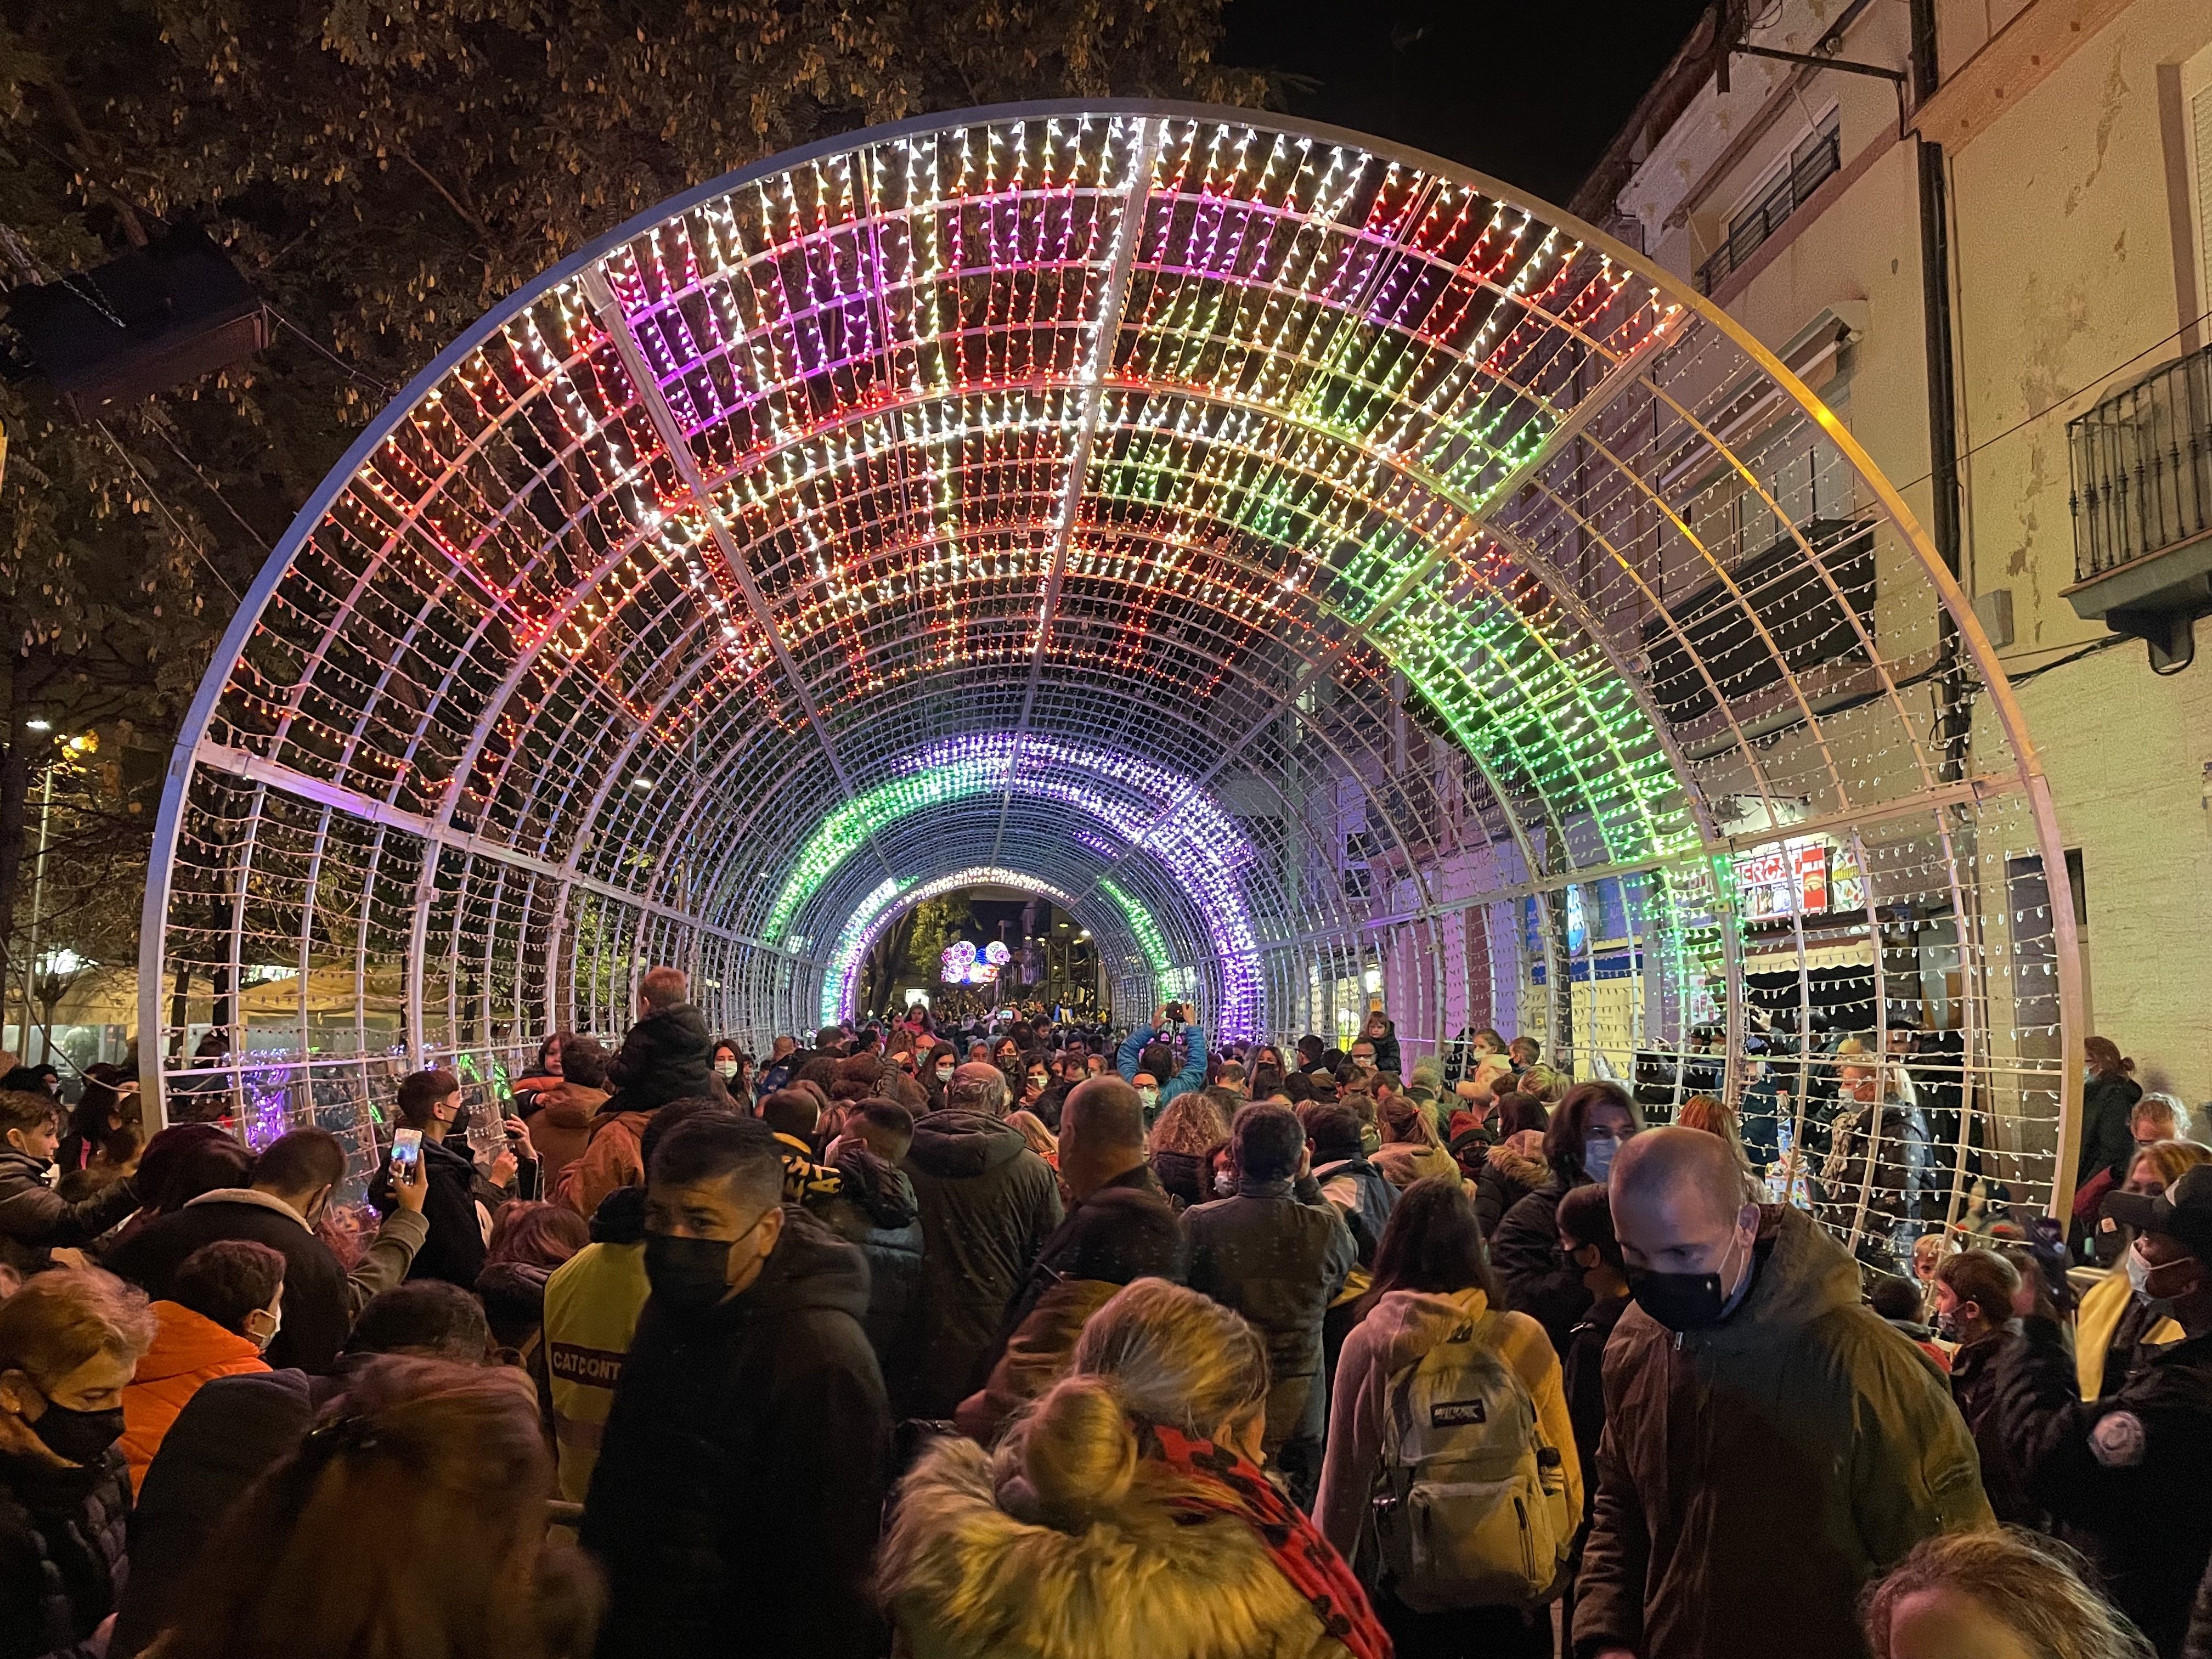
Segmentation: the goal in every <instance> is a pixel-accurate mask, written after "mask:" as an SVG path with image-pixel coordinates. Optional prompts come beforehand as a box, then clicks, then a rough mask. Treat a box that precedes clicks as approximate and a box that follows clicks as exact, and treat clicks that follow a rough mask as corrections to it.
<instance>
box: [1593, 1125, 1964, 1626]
mask: <svg viewBox="0 0 2212 1659" xmlns="http://www.w3.org/2000/svg"><path fill="white" fill-rule="evenodd" d="M1607 1197H1608V1199H1609V1200H1610V1207H1611V1211H1612V1215H1613V1231H1614V1234H1615V1236H1616V1237H1617V1238H1618V1239H1619V1241H1620V1249H1621V1256H1622V1260H1623V1261H1624V1262H1625V1264H1626V1278H1627V1280H1628V1288H1629V1293H1630V1295H1631V1297H1632V1299H1633V1302H1634V1305H1633V1306H1632V1307H1631V1308H1629V1309H1628V1310H1626V1312H1624V1313H1623V1314H1622V1315H1621V1316H1620V1324H1619V1325H1618V1326H1617V1327H1616V1328H1615V1329H1614V1331H1613V1340H1611V1341H1610V1342H1609V1343H1607V1346H1606V1352H1605V1411H1606V1432H1605V1439H1604V1442H1603V1443H1602V1444H1601V1446H1600V1448H1599V1450H1598V1494H1597V1502H1596V1504H1595V1510H1594V1512H1593V1516H1592V1519H1591V1523H1590V1532H1589V1541H1588V1544H1587V1546H1586V1547H1585V1548H1584V1550H1583V1563H1582V1571H1581V1573H1580V1576H1579V1577H1578V1578H1577V1581H1576V1586H1575V1595H1576V1603H1575V1613H1574V1629H1573V1636H1574V1653H1575V1656H1576V1659H1771V1656H1772V1655H1773V1654H1774V1653H1776V1652H1777V1651H1778V1638H1779V1637H1780V1633H1782V1632H1787V1638H1786V1642H1782V1643H1780V1645H1782V1646H1786V1647H1787V1650H1788V1651H1789V1652H1790V1655H1791V1656H1792V1659H1863V1655H1864V1652H1865V1650H1864V1648H1863V1646H1862V1645H1861V1639H1860V1636H1859V1632H1858V1629H1857V1623H1856V1617H1855V1604H1856V1602H1857V1597H1858V1594H1859V1591H1860V1589H1861V1588H1862V1586H1863V1585H1864V1584H1865V1583H1867V1582H1868V1581H1869V1579H1871V1578H1873V1577H1875V1576H1876V1575H1877V1574H1879V1573H1881V1571H1884V1570H1886V1569H1887V1568H1888V1567H1890V1566H1891V1565H1894V1564H1895V1563H1896V1562H1897V1561H1899V1559H1902V1558H1903V1557H1904V1556H1905V1554H1906V1553H1908V1552H1909V1551H1910V1550H1911V1548H1912V1547H1913V1546H1914V1545H1916V1544H1917V1543H1918V1542H1920V1541H1921V1540H1923V1538H1927V1537H1929V1536H1931V1535H1933V1534H1937V1533H1943V1532H1954V1531H1961V1530H1966V1529H1968V1528H1976V1527H1987V1526H1989V1525H1990V1524H1991V1517H1990V1506H1989V1503H1988V1500H1987V1499H1986V1498H1984V1496H1983V1495H1982V1486H1981V1479H1980V1475H1979V1473H1978V1467H1977V1463H1976V1459H1975V1455H1974V1444H1973V1441H1972V1437H1970V1436H1969V1435H1968V1434H1967V1432H1966V1424H1965V1423H1964V1422H1963V1421H1962V1420H1961V1419H1960V1416H1959V1413H1958V1411H1957V1409H1956V1408H1955V1407H1954V1406H1953V1405H1952V1403H1951V1400H1950V1396H1949V1395H1948V1392H1947V1391H1946V1389H1945V1388H1944V1386H1943V1382H1942V1378H1941V1377H1940V1376H1937V1375H1936V1372H1935V1371H1934V1370H1932V1369H1931V1368H1929V1366H1928V1365H1927V1364H1924V1363H1923V1360H1922V1359H1921V1358H1920V1356H1919V1355H1918V1354H1917V1353H1916V1352H1913V1349H1912V1346H1911V1344H1910V1343H1909V1342H1907V1341H1906V1340H1905V1339H1904V1338H1903V1337H1901V1336H1899V1334H1897V1333H1896V1332H1895V1331H1893V1330H1892V1329H1891V1328H1889V1327H1888V1326H1887V1324H1885V1323H1884V1322H1883V1321H1882V1320H1881V1317H1880V1316H1878V1315H1876V1314H1875V1312H1874V1311H1873V1310H1871V1309H1869V1308H1867V1307H1866V1306H1864V1305H1863V1304H1862V1303H1861V1302H1860V1300H1859V1276H1858V1270H1857V1267H1856V1266H1855V1265H1854V1264H1853V1262H1852V1261H1851V1259H1850V1255H1849V1254H1848V1253H1847V1252H1846V1251H1845V1250H1844V1247H1843V1246H1842V1244H1840V1243H1838V1242H1837V1240H1836V1239H1835V1238H1833V1237H1832V1236H1831V1235H1829V1234H1828V1233H1827V1232H1826V1231H1824V1230H1823V1229H1822V1228H1821V1227H1820V1225H1818V1224H1817V1223H1815V1222H1814V1220H1813V1219H1812V1218H1811V1217H1809V1216H1808V1215H1806V1214H1804V1213H1803V1212H1802V1211H1799V1210H1796V1209H1793V1208H1790V1207H1789V1206H1782V1205H1759V1204H1750V1203H1746V1202H1745V1201H1744V1193H1743V1177H1742V1171H1741V1170H1740V1169H1739V1167H1738V1166H1737V1164H1736V1162H1735V1157H1734V1154H1733V1153H1732V1152H1731V1151H1730V1149H1729V1146H1728V1145H1727V1143H1726V1142H1724V1141H1723V1140H1721V1139H1718V1138H1717V1137H1716V1136H1713V1135H1710V1134H1707V1133H1704V1132H1703V1131H1700V1130H1696V1129H1685V1128H1680V1127H1667V1128H1662V1129H1654V1130H1650V1131H1648V1132H1647V1133H1643V1134H1639V1135H1638V1136H1636V1137H1635V1138H1634V1139H1632V1140H1630V1141H1629V1142H1628V1143H1627V1144H1626V1146H1623V1147H1622V1148H1621V1149H1620V1154H1619V1156H1618V1158H1616V1159H1615V1160H1614V1163H1613V1170H1612V1173H1611V1178H1610V1180H1609V1181H1608V1182H1607ZM1778 1563H1779V1564H1786V1565H1784V1566H1783V1567H1782V1568H1781V1569H1779V1570H1778V1565H1777V1564H1778Z"/></svg>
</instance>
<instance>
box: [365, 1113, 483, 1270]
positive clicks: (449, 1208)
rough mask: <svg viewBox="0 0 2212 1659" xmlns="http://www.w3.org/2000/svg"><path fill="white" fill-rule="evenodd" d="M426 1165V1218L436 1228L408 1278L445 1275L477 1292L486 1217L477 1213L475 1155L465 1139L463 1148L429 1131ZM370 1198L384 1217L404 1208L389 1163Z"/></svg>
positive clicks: (374, 1181) (373, 1185) (424, 1147)
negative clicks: (434, 1135)
mask: <svg viewBox="0 0 2212 1659" xmlns="http://www.w3.org/2000/svg"><path fill="white" fill-rule="evenodd" d="M422 1169H423V1172H424V1173H425V1174H426V1175H427V1176H428V1177H429V1181H430V1188H429V1191H428V1193H426V1194H424V1195H423V1199H422V1219H423V1221H424V1222H425V1223H427V1224H428V1227H429V1230H430V1231H429V1236H428V1237H427V1238H425V1239H424V1240H423V1241H422V1249H419V1250H417V1251H416V1253H415V1261H414V1263H413V1265H412V1266H411V1267H409V1268H408V1270H407V1277H408V1279H410V1280H413V1279H443V1280H444V1281H445V1282H446V1283H447V1284H448V1285H459V1286H460V1287H461V1288H462V1289H463V1290H465V1291H473V1290H474V1289H476V1287H477V1275H478V1274H480V1273H483V1265H484V1221H483V1217H482V1216H481V1215H479V1214H478V1213H477V1199H476V1179H477V1166H476V1162H475V1160H474V1159H473V1158H471V1157H470V1156H469V1151H468V1143H467V1142H466V1141H463V1142H461V1143H460V1146H459V1150H458V1151H457V1150H455V1148H454V1147H453V1146H451V1145H449V1144H448V1143H447V1142H446V1141H442V1140H432V1139H429V1138H428V1136H427V1135H426V1136H425V1137H423V1140H422ZM368 1201H369V1204H370V1206H372V1207H373V1208H374V1210H375V1211H376V1212H377V1213H378V1214H379V1215H380V1216H388V1215H390V1214H391V1213H392V1211H393V1210H395V1209H397V1208H398V1206H399V1200H398V1196H397V1195H396V1194H394V1193H393V1192H392V1165H391V1164H390V1163H389V1162H386V1163H385V1164H382V1165H380V1167H379V1168H378V1170H377V1171H376V1174H375V1176H374V1178H373V1179H372V1180H371V1181H370V1182H369V1183H368Z"/></svg>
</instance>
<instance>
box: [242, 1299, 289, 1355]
mask: <svg viewBox="0 0 2212 1659" xmlns="http://www.w3.org/2000/svg"><path fill="white" fill-rule="evenodd" d="M283 1328H284V1316H283V1312H282V1310H271V1309H269V1308H256V1309H255V1310H253V1311H252V1313H250V1314H248V1315H246V1340H248V1341H250V1342H252V1343H253V1344H254V1345H255V1346H257V1347H258V1348H259V1349H260V1350H261V1352H264V1353H267V1352H269V1345H270V1343H271V1342H274V1341H275V1340H276V1333H277V1332H278V1331H280V1330H282V1329H283Z"/></svg>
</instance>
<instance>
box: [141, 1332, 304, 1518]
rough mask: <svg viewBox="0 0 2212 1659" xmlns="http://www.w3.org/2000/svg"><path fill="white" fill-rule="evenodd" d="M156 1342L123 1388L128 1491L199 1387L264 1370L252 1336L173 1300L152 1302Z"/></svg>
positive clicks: (264, 1362) (144, 1481) (142, 1475)
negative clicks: (220, 1323)
mask: <svg viewBox="0 0 2212 1659" xmlns="http://www.w3.org/2000/svg"><path fill="white" fill-rule="evenodd" d="M154 1317H155V1320H156V1321H157V1322H158V1326H157V1328H156V1329H155V1334H154V1346H152V1347H150V1348H149V1349H147V1350H146V1352H145V1355H144V1357H143V1358H141V1359H140V1360H139V1361H138V1369H137V1371H136V1372H135V1373H134V1374H133V1375H132V1376H131V1386H130V1387H128V1388H126V1389H124V1390H123V1443H122V1450H123V1455H124V1457H125V1460H127V1461H128V1462H129V1463H130V1465H131V1491H133V1492H137V1491H138V1490H139V1489H140V1488H141V1487H143V1486H144V1485H145V1484H146V1470H147V1467H148V1466H149V1464H151V1463H152V1462H153V1461H154V1454H155V1452H157V1451H159V1450H160V1449H161V1437H162V1436H163V1435H165V1434H167V1433H168V1431H169V1425H171V1424H172V1423H173V1422H175V1421H176V1420H177V1413H179V1412H181V1411H183V1410H184V1408H185V1402H186V1401H189V1400H191V1397H192V1396H193V1395H196V1394H197V1393H198V1392H199V1391H200V1385H201V1384H202V1383H212V1382H214V1381H215V1379H216V1377H218V1376H237V1375H238V1374H239V1373H240V1372H241V1371H265V1370H268V1369H269V1365H268V1363H267V1362H266V1361H265V1360H264V1359H263V1358H261V1350H260V1349H259V1348H258V1347H256V1346H254V1345H253V1343H252V1340H249V1339H248V1338H246V1337H243V1336H240V1335H238V1334H236V1333H234V1332H232V1331H227V1330H225V1329H223V1328H222V1326H220V1325H218V1324H216V1322H215V1321H213V1320H212V1319H210V1318H208V1317H207V1316H205V1315H204V1314H196V1313H194V1312H193V1311H192V1310H191V1309H190V1308H187V1307H184V1306H182V1305H180V1304H178V1303H174V1302H156V1303H155V1304H154Z"/></svg>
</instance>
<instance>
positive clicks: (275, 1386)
mask: <svg viewBox="0 0 2212 1659" xmlns="http://www.w3.org/2000/svg"><path fill="white" fill-rule="evenodd" d="M340 1363H341V1367H342V1368H343V1364H344V1363H345V1362H343V1361H342V1362H340ZM344 1386H345V1384H344V1381H343V1378H342V1377H340V1376H313V1377H311V1376H308V1375H307V1373H306V1372H305V1371H301V1370H278V1371H271V1370H265V1369H264V1370H258V1371H247V1372H241V1373H240V1374H239V1375H237V1376H219V1377H216V1379H215V1380H214V1381H213V1382H211V1383H208V1384H207V1386H206V1387H204V1388H203V1389H200V1390H199V1392H198V1393H197V1394H195V1395H193V1396H192V1397H191V1401H189V1402H188V1403H187V1404H186V1405H185V1408H184V1410H183V1411H181V1412H179V1413H178V1414H177V1420H176V1421H175V1422H174V1423H173V1424H172V1425H170V1427H169V1431H168V1433H167V1435H165V1436H163V1437H162V1439H161V1451H160V1452H159V1453H158V1454H157V1455H155V1459H154V1463H153V1467H152V1468H149V1470H148V1471H147V1472H146V1480H145V1483H144V1484H143V1486H141V1487H140V1488H139V1490H138V1502H137V1507H135V1508H134V1509H133V1510H131V1579H130V1582H129V1583H127V1584H126V1585H125V1587H124V1591H123V1605H122V1607H120V1609H119V1610H118V1613H117V1615H116V1620H115V1636H114V1639H113V1640H112V1643H111V1644H110V1645H109V1649H108V1653H109V1659H128V1656H130V1655H131V1654H134V1653H137V1651H138V1650H140V1649H142V1648H143V1647H145V1646H147V1645H148V1644H150V1643H151V1642H152V1641H153V1639H154V1638H155V1637H156V1636H158V1635H160V1634H161V1632H162V1631H163V1630H164V1629H165V1628H167V1626H169V1625H170V1624H171V1623H172V1622H173V1620H174V1617H175V1613H176V1609H177V1607H178V1603H179V1598H180V1597H182V1596H184V1595H189V1594H190V1593H191V1585H192V1584H193V1583H194V1582H195V1580H194V1575H195V1573H196V1572H197V1568H198V1564H199V1558H200V1552H201V1550H202V1549H203V1548H204V1547H205V1546H206V1544H207V1541H208V1539H209V1537H210V1535H211V1534H213V1533H214V1532H215V1530H216V1528H217V1527H218V1526H220V1525H221V1524H222V1518H223V1516H226V1515H228V1513H229V1512H230V1508H231V1505H232V1504H235V1503H236V1502H237V1501H238V1499H239V1498H240V1497H241V1496H242V1495H243V1494H244V1493H245V1492H246V1488H247V1487H248V1486H252V1484H253V1483H254V1482H255V1481H256V1480H259V1479H260V1478H261V1476H262V1474H263V1473H264V1471H266V1470H267V1469H268V1468H270V1465H272V1464H274V1463H275V1462H276V1461H277V1460H278V1459H279V1458H281V1457H283V1456H284V1455H286V1454H288V1453H289V1452H290V1451H291V1449H293V1448H294V1447H295V1446H296V1445H298V1444H299V1443H300V1437H301V1435H303V1434H305V1433H306V1432H307V1425H309V1424H311V1423H312V1422H313V1421H314V1418H315V1413H317V1412H319V1411H320V1410H321V1409H322V1408H323V1407H324V1406H325V1404H327V1403H328V1402H329V1401H331V1400H333V1399H335V1398H336V1397H337V1395H338V1393H339V1391H340V1390H341V1389H343V1387H344ZM125 1409H126V1410H128V1407H127V1406H126V1407H125Z"/></svg>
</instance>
